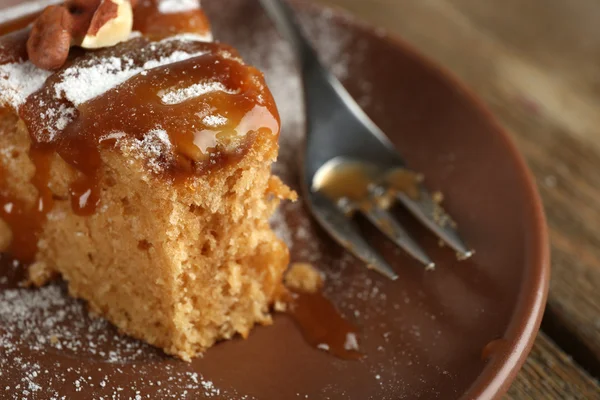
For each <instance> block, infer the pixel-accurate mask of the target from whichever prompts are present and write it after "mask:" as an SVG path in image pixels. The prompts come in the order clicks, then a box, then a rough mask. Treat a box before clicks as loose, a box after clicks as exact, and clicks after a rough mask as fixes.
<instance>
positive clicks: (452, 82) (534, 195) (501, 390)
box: [291, 0, 551, 400]
mask: <svg viewBox="0 0 600 400" xmlns="http://www.w3.org/2000/svg"><path fill="white" fill-rule="evenodd" d="M291 1H292V3H293V4H294V6H295V7H297V8H298V9H304V10H307V11H313V12H317V13H322V12H323V11H324V10H326V11H327V12H328V16H329V17H331V18H332V19H333V20H334V21H336V22H338V23H341V24H342V25H347V26H352V27H353V28H356V29H358V30H360V31H361V32H362V33H363V34H365V35H368V36H371V37H372V38H373V39H376V40H380V41H385V42H387V43H388V44H389V45H391V46H392V47H395V48H397V49H398V50H399V51H401V52H403V53H404V54H405V55H406V56H408V57H409V58H411V59H412V60H414V61H415V62H416V63H418V64H419V65H421V66H422V67H423V68H424V69H426V70H427V71H428V72H429V73H431V74H432V75H437V77H439V78H440V79H441V80H442V81H444V82H446V83H447V84H448V85H449V86H450V87H452V88H454V89H456V90H458V91H459V92H460V94H461V95H462V96H463V97H464V99H465V100H466V101H467V102H469V103H470V104H471V105H472V106H473V107H474V109H475V110H476V111H477V112H478V113H479V114H480V115H481V116H482V117H483V118H484V119H485V120H486V122H487V123H488V124H489V125H490V126H491V127H492V128H493V130H494V131H495V135H496V136H497V137H498V139H500V140H501V145H504V146H505V147H506V148H507V155H509V156H510V157H511V158H512V163H513V164H514V166H515V167H516V169H517V171H518V173H519V174H520V176H521V179H522V181H523V182H522V183H524V191H523V192H524V193H525V194H526V195H527V197H529V199H530V202H529V204H527V205H526V208H527V209H530V211H531V220H532V223H531V225H530V226H531V227H532V229H531V230H532V232H533V233H534V235H533V237H532V238H530V239H529V241H530V243H528V244H529V247H528V248H530V249H531V250H532V251H531V254H530V255H528V256H527V258H528V260H527V262H526V264H527V265H528V266H529V268H528V271H527V272H528V273H527V272H526V273H525V274H524V275H523V277H522V279H521V288H520V290H519V295H518V300H517V303H516V306H515V309H514V311H513V313H512V316H511V319H510V321H509V323H508V326H507V328H506V330H505V333H504V336H505V337H506V336H508V337H511V338H516V340H514V341H513V342H511V343H510V344H509V346H507V347H506V349H504V356H503V357H500V361H499V362H494V363H492V362H490V363H488V364H487V365H486V366H485V367H484V368H483V370H482V371H481V373H480V374H479V376H477V378H476V379H475V380H474V381H473V383H472V384H471V386H470V387H469V388H468V389H467V390H466V391H465V392H464V393H463V394H462V395H461V397H460V398H461V399H465V400H466V399H469V400H475V399H477V400H484V399H485V400H487V399H500V398H501V397H502V396H503V395H504V394H506V392H508V389H509V388H510V386H511V384H512V383H513V381H514V380H515V378H516V376H517V374H518V372H519V371H520V370H521V368H522V366H523V365H524V364H525V361H526V360H527V357H528V356H529V353H530V351H531V349H532V348H533V345H534V342H535V340H536V338H537V334H538V332H539V329H540V325H541V322H542V317H543V315H544V310H545V308H546V302H547V299H548V290H549V286H550V274H551V264H550V237H549V233H548V224H547V220H546V215H545V212H544V206H543V203H542V199H541V196H540V194H539V191H538V189H537V184H536V183H535V179H534V176H533V173H532V172H531V170H530V169H529V167H528V165H527V162H526V161H525V158H524V156H523V155H522V154H521V152H520V150H519V148H518V147H517V145H516V144H515V142H514V140H513V139H512V137H511V134H510V133H509V130H508V129H507V128H505V127H504V126H502V124H501V123H500V121H499V119H498V117H497V116H496V115H495V114H494V113H493V112H492V110H491V109H490V108H489V107H488V105H487V104H486V103H485V101H484V100H483V99H482V98H481V97H480V96H479V95H478V94H477V93H476V92H475V90H474V89H472V88H471V87H469V86H468V85H467V84H466V83H465V82H463V81H462V80H461V79H460V78H459V77H458V76H457V75H456V74H455V73H454V72H452V71H450V70H449V69H448V68H447V67H445V66H443V65H441V64H439V63H437V62H436V61H434V60H433V59H432V58H430V57H428V56H426V55H424V54H423V53H421V52H420V51H419V50H418V48H417V47H416V46H415V45H413V44H411V43H409V42H408V41H407V40H406V39H404V38H402V37H401V36H400V35H398V34H396V33H392V32H390V31H389V30H386V29H383V28H380V27H377V26H374V25H371V24H370V23H369V22H367V21H365V20H362V19H360V17H357V16H356V15H355V14H353V13H351V12H350V11H348V10H346V9H344V8H342V7H341V6H335V5H325V4H319V3H316V2H314V1H311V0H291Z"/></svg>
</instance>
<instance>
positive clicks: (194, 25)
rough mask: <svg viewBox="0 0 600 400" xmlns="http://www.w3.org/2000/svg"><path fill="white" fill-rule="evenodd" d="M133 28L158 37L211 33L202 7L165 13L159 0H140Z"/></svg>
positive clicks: (151, 36)
mask: <svg viewBox="0 0 600 400" xmlns="http://www.w3.org/2000/svg"><path fill="white" fill-rule="evenodd" d="M133 30H134V31H139V32H142V33H143V34H144V35H145V36H147V37H150V38H153V39H157V38H164V37H168V36H172V35H174V34H176V33H196V34H199V35H206V34H209V33H210V24H209V22H208V18H207V17H206V14H204V12H203V11H202V10H200V9H196V10H189V11H185V12H177V13H170V14H163V13H161V12H160V11H159V9H158V0H140V1H139V2H138V4H137V6H136V8H135V13H134V21H133Z"/></svg>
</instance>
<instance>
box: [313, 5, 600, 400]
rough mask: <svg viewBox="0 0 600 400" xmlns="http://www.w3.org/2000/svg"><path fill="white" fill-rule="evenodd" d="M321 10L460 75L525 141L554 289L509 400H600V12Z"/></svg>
mask: <svg viewBox="0 0 600 400" xmlns="http://www.w3.org/2000/svg"><path fill="white" fill-rule="evenodd" d="M318 1H319V2H321V3H324V4H328V5H334V6H340V7H342V8H346V9H347V10H349V11H351V12H352V13H354V14H355V15H357V16H358V17H359V18H361V19H364V20H366V21H368V22H370V23H372V24H374V25H377V26H380V27H382V28H385V29H387V30H388V31H389V32H391V33H393V34H396V35H399V36H400V37H402V38H403V39H404V40H406V41H408V42H409V43H411V44H412V45H414V46H415V47H416V48H417V49H419V51H421V52H422V53H423V54H425V55H427V56H428V57H429V58H431V59H433V60H435V61H437V62H438V63H440V64H442V65H443V66H445V67H446V68H447V69H449V70H451V71H452V72H454V73H455V74H456V75H457V76H459V77H460V78H461V79H462V80H463V81H465V82H466V83H467V84H468V85H469V86H470V87H471V88H473V89H474V90H475V92H477V93H478V94H479V95H480V96H481V97H482V98H483V99H484V100H485V101H486V102H487V104H488V105H489V106H490V107H491V109H492V111H494V113H495V114H496V115H497V117H498V118H499V119H500V121H501V122H502V123H503V124H504V125H505V127H507V128H508V129H509V130H510V131H511V132H512V133H513V138H514V139H515V141H516V143H517V145H518V147H519V148H520V150H521V151H522V153H523V154H524V155H525V157H526V159H527V161H528V163H529V166H530V167H531V169H532V171H533V173H534V175H535V177H536V179H537V181H538V185H539V188H540V193H541V195H542V198H543V201H544V205H545V208H546V213H547V216H548V222H549V227H550V234H551V240H552V280H551V288H550V296H549V301H548V308H547V311H546V316H545V319H544V323H543V325H542V328H543V331H544V333H541V334H540V336H539V337H538V339H537V342H536V344H535V347H534V350H533V351H532V354H531V356H530V358H529V360H528V362H527V364H526V365H525V367H524V369H523V371H522V372H521V373H520V375H519V376H518V378H517V381H516V382H515V384H514V385H513V387H512V389H511V391H510V393H509V394H508V396H507V398H510V399H600V386H599V385H598V382H597V380H596V379H595V378H598V377H600V294H598V292H597V289H598V288H600V206H599V201H600V200H599V199H600V24H599V23H598V21H600V1H598V0H503V1H497V0H368V1H367V0H318ZM548 337H551V338H552V340H553V341H554V342H551V341H550V340H549V338H548ZM554 343H556V344H554Z"/></svg>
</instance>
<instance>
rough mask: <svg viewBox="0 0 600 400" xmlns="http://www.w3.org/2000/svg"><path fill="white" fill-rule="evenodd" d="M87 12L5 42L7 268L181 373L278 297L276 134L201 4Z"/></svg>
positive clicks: (2, 119)
mask: <svg viewBox="0 0 600 400" xmlns="http://www.w3.org/2000/svg"><path fill="white" fill-rule="evenodd" d="M91 3H94V2H77V1H73V2H67V4H66V5H65V6H54V7H51V8H48V9H46V10H45V11H44V12H43V13H42V14H41V16H38V17H37V18H35V19H34V18H33V17H32V18H31V21H34V23H33V27H32V28H29V27H25V28H23V30H20V31H15V32H12V33H9V34H8V35H6V36H4V37H2V38H0V105H2V107H3V108H2V111H0V251H5V252H8V253H10V254H11V255H12V256H13V257H15V258H17V259H19V260H21V261H23V262H24V263H28V264H30V266H29V275H30V281H31V282H32V283H34V284H35V285H42V284H44V283H45V282H47V281H48V280H49V279H51V278H52V277H54V276H58V275H60V276H62V277H63V278H64V279H65V280H66V281H67V282H68V287H69V291H70V293H71V294H72V295H73V296H75V297H79V298H82V299H85V300H86V301H87V302H88V304H89V306H90V308H91V310H93V311H94V312H96V313H98V314H100V315H102V316H104V317H105V318H107V319H108V320H110V321H111V322H112V323H114V324H115V325H116V326H117V327H118V328H119V329H120V330H122V331H123V332H125V333H127V334H129V335H132V336H134V337H137V338H140V339H143V340H145V341H147V342H148V343H151V344H153V345H155V346H158V347H161V348H163V349H164V350H165V351H166V352H167V353H169V354H172V355H176V356H178V357H180V358H182V359H185V360H189V359H190V358H191V357H194V356H196V355H198V354H199V353H201V352H202V351H204V350H206V349H207V348H208V347H210V346H211V345H213V344H214V343H215V342H216V341H218V340H221V339H227V338H231V337H232V336H233V335H235V334H238V333H239V334H241V335H242V336H244V337H245V336H247V335H248V333H249V331H250V330H251V328H252V327H253V326H254V324H256V323H260V324H267V323H270V321H271V318H270V314H269V310H270V307H271V306H272V305H273V303H274V302H275V301H277V300H278V299H279V298H280V296H281V295H282V293H283V292H284V290H285V289H284V288H283V284H282V277H283V274H284V271H285V269H286V268H287V265H288V258H289V256H288V249H287V248H286V246H285V245H284V243H283V242H282V241H281V240H279V239H278V238H277V237H276V236H275V234H274V233H273V231H272V230H271V228H270V226H269V223H268V219H269V217H270V216H271V214H272V213H273V211H274V209H275V208H276V207H277V205H278V202H279V201H280V199H289V198H293V197H294V196H295V194H294V193H293V192H291V191H290V190H289V189H288V188H287V187H286V186H285V185H283V184H282V183H281V182H280V181H279V180H278V179H277V178H276V177H274V176H273V175H271V164H272V163H273V162H274V161H275V159H276V157H277V152H278V144H277V142H278V135H279V116H278V113H277V109H276V107H275V103H274V101H273V98H272V96H271V94H270V92H269V90H268V88H267V87H266V85H265V82H264V80H263V77H262V74H261V73H260V72H259V71H257V70H256V69H254V68H252V67H250V66H247V65H245V64H244V63H243V62H242V60H241V59H240V58H239V56H238V55H237V54H236V52H235V51H234V50H233V49H232V48H230V47H228V46H225V45H222V44H217V43H211V42H207V41H206V40H207V39H208V38H210V32H209V31H208V25H207V24H206V18H205V17H204V15H203V14H202V12H201V10H200V9H199V7H198V6H197V5H195V4H194V2H189V1H185V2H173V1H163V2H161V1H158V0H156V1H139V2H134V3H129V2H127V1H124V0H123V1H122V0H102V1H97V2H95V3H94V8H92V9H81V7H84V6H87V7H89V4H91ZM109 3H110V4H109ZM173 4H175V5H173ZM78 7H79V8H80V9H78ZM101 10H105V11H102V12H101ZM106 10H108V11H106ZM123 10H125V11H123ZM127 13H131V17H128V16H127V15H128V14H127ZM100 14H101V15H100ZM84 17H85V18H86V19H85V20H84ZM24 20H25V21H27V19H26V18H25V19H24ZM107 21H108V22H107ZM111 21H112V22H111ZM134 21H135V22H134ZM111 24H112V25H111ZM132 25H133V28H134V31H133V33H132V32H131V27H132ZM111 26H112V27H115V26H116V28H114V29H113V28H111ZM127 27H128V28H127ZM109 28H110V29H109ZM1 31H2V28H1V27H0V32H1ZM57 32H58V33H57ZM57 37H62V38H63V39H65V38H67V39H68V40H67V39H65V40H67V41H66V42H64V41H63V42H60V41H56V38H57ZM52 38H54V39H52ZM51 39H52V40H51ZM65 43H66V44H65ZM86 43H92V44H93V46H91V45H90V47H94V48H96V47H105V48H102V49H99V50H94V51H90V50H86V49H84V48H82V47H80V46H85V44H86ZM40 44H44V46H42V47H40V46H41V45H40ZM73 45H75V46H73ZM65 46H66V50H65ZM69 47H70V50H69ZM65 51H66V52H67V54H65ZM39 52H42V53H43V54H42V53H39ZM61 60H62V61H61ZM48 68H53V70H52V71H50V70H49V69H48Z"/></svg>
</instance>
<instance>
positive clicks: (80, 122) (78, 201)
mask: <svg viewBox="0 0 600 400" xmlns="http://www.w3.org/2000/svg"><path fill="white" fill-rule="evenodd" d="M158 14H160V13H158V9H157V2H156V1H141V2H140V4H139V9H136V12H135V24H136V29H139V30H141V31H142V32H143V33H147V35H148V37H141V38H136V39H132V40H130V41H128V42H125V43H121V44H119V45H116V46H114V47H111V48H107V49H103V50H99V51H93V52H92V51H90V52H86V51H83V50H82V49H77V48H74V49H72V51H71V54H70V57H69V61H68V62H67V64H66V65H65V66H64V67H63V68H62V69H61V70H59V71H57V72H56V73H55V74H53V75H52V76H50V78H48V80H47V81H46V83H45V84H44V86H43V87H42V88H41V89H40V90H39V91H37V92H36V93H34V94H32V95H30V96H29V97H28V98H27V100H26V101H25V103H24V104H23V105H21V106H20V107H19V110H16V111H18V114H19V116H20V117H21V119H22V120H23V121H24V122H25V125H26V127H27V129H28V130H29V133H30V136H31V142H32V144H31V149H30V158H31V160H32V161H33V162H34V164H35V167H36V168H35V169H36V171H35V175H34V177H33V179H32V184H33V185H34V186H35V187H36V188H37V189H38V193H39V199H38V200H37V202H36V203H37V206H36V207H33V208H32V207H26V205H24V204H22V203H20V202H19V201H18V199H15V198H14V196H12V195H11V194H10V193H9V191H8V189H7V185H6V184H5V183H3V182H2V181H0V190H2V191H1V193H2V198H0V205H7V204H10V206H9V207H8V208H10V210H11V211H10V212H6V211H4V210H3V211H2V212H3V214H0V217H1V218H2V219H5V220H6V221H7V223H8V224H9V226H10V227H11V230H12V231H13V242H12V244H11V246H10V253H11V254H12V255H13V256H15V257H17V258H19V259H22V260H23V261H31V260H32V259H33V256H34V254H35V250H36V243H37V237H38V235H39V232H40V230H41V229H42V227H43V224H44V222H45V216H46V214H47V212H48V211H49V210H50V209H51V208H52V193H51V191H50V190H49V188H48V184H49V176H50V162H49V160H50V159H51V157H52V156H53V155H54V154H58V155H59V156H60V157H61V158H62V159H63V160H64V161H65V162H66V163H67V164H69V165H70V166H71V167H73V168H74V169H75V170H77V171H78V172H79V178H78V179H76V180H75V181H74V182H72V184H71V185H70V188H69V195H70V201H71V205H72V208H73V210H74V212H75V213H76V214H78V215H91V214H93V213H94V212H95V210H96V208H97V206H98V204H99V201H100V188H101V182H102V176H101V172H100V171H101V166H102V157H101V154H102V151H110V150H111V149H115V148H116V147H117V143H116V140H114V139H110V137H111V135H112V134H115V133H119V134H120V135H121V139H124V140H128V141H129V142H134V141H138V142H139V143H141V141H142V140H143V139H144V138H145V136H146V135H147V134H148V133H149V132H151V131H153V130H160V131H161V132H162V133H163V134H164V135H166V136H167V137H168V140H169V142H170V148H169V149H168V150H167V149H162V150H163V151H162V152H161V154H160V155H159V159H158V160H153V161H155V162H158V163H159V164H160V166H161V169H160V171H159V172H156V171H155V172H156V173H158V174H161V175H162V176H163V177H164V178H165V179H169V180H170V181H172V182H173V183H181V182H184V181H186V180H187V178H189V177H191V176H198V175H201V174H206V173H210V171H211V170H213V169H216V168H220V167H222V166H224V165H226V164H227V163H230V162H234V161H235V160H238V159H239V158H240V157H242V156H244V154H245V152H246V151H248V149H249V148H250V145H251V144H252V142H253V140H254V139H255V138H256V136H257V135H262V134H269V135H278V133H279V123H280V121H279V115H278V112H277V109H276V106H275V103H274V100H273V98H272V96H271V94H270V92H269V91H268V89H267V88H266V85H265V83H264V79H263V76H262V74H261V73H260V72H259V71H258V70H256V69H254V68H252V67H249V66H246V65H244V64H243V63H242V62H241V60H240V59H239V58H238V57H237V53H236V52H235V50H233V49H232V48H230V47H228V46H226V45H222V44H217V43H204V42H197V41H189V40H184V39H182V40H177V38H173V39H169V40H165V41H160V42H156V41H152V40H153V39H160V38H162V37H167V36H172V35H173V34H176V33H180V32H193V33H200V34H205V33H207V31H208V23H207V21H206V17H205V16H204V14H203V13H202V11H200V10H192V11H189V12H185V13H174V14H160V15H158ZM13 26H15V27H20V26H21V24H20V23H19V24H13ZM26 40H27V31H26V30H22V31H17V32H14V33H11V34H9V35H6V36H4V37H2V38H0V44H2V46H0V49H4V50H0V64H5V63H10V62H16V61H23V60H26V59H27V54H26V51H25V42H26ZM177 53H179V54H180V53H187V54H188V55H189V58H187V59H185V58H184V59H183V60H182V61H179V62H174V63H168V64H167V65H164V66H160V64H159V63H156V62H157V60H160V59H162V58H167V59H168V58H169V57H170V56H172V55H174V54H177ZM115 59H118V60H119V63H122V64H124V65H126V68H131V69H135V73H133V74H132V77H130V78H129V79H126V80H124V82H123V83H121V84H118V85H116V86H114V87H112V88H110V89H109V90H107V91H104V92H103V93H100V94H99V95H98V96H96V97H92V96H90V97H92V98H91V99H87V98H86V99H85V101H82V102H81V104H74V102H72V100H71V99H69V98H68V96H66V95H64V93H63V95H61V96H59V93H60V90H59V88H60V87H61V86H60V85H61V84H64V83H65V81H66V80H68V79H69V77H72V75H73V74H74V73H75V74H78V73H80V72H78V71H81V70H82V69H85V68H93V67H94V66H98V65H102V63H105V64H106V62H107V60H108V61H110V60H115ZM175 61H177V60H175ZM148 62H150V63H154V64H151V65H150V66H148V67H147V66H145V65H147V63H148ZM156 65H158V66H156ZM153 66H154V68H152V67H153ZM74 71H75V72H74ZM141 71H143V72H141ZM140 72H141V73H140ZM76 83H77V82H76ZM94 83H95V82H91V83H90V84H94ZM77 84H79V85H84V83H82V82H81V81H80V82H78V83H77ZM203 84H206V85H209V86H210V85H213V87H212V89H211V88H210V87H208V89H210V90H208V89H207V90H204V91H202V88H200V91H199V92H196V93H194V90H196V89H198V88H196V89H194V88H195V85H203ZM215 85H216V86H215ZM72 89H74V90H75V91H77V90H78V88H77V87H75V88H72ZM82 89H84V90H85V88H82ZM173 93H175V95H174V96H171V99H170V100H165V96H168V95H169V94H173ZM173 99H175V100H174V101H173ZM49 110H50V112H49ZM61 110H62V111H61ZM65 110H68V112H67V113H65V112H64V111H65ZM207 116H208V117H210V116H218V118H219V123H218V124H216V125H215V123H212V122H210V119H209V120H206V119H205V117H207ZM0 173H1V171H0Z"/></svg>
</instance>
